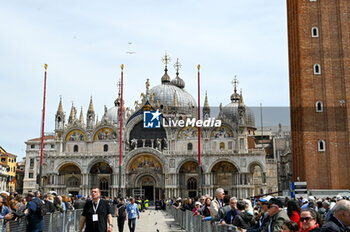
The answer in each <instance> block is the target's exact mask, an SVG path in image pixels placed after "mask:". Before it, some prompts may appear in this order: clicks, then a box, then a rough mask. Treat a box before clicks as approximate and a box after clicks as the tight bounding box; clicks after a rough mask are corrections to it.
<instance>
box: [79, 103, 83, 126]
mask: <svg viewBox="0 0 350 232" xmlns="http://www.w3.org/2000/svg"><path fill="white" fill-rule="evenodd" d="M79 121H80V123H81V124H84V116H83V107H81V110H80V117H79Z"/></svg>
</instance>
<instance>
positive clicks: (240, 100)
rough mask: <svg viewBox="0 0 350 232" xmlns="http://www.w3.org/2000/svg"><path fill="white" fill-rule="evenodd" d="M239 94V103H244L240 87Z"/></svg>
mask: <svg viewBox="0 0 350 232" xmlns="http://www.w3.org/2000/svg"><path fill="white" fill-rule="evenodd" d="M239 96H240V99H239V102H240V104H241V105H244V101H243V94H242V89H241V91H240V94H239Z"/></svg>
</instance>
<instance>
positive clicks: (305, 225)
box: [299, 208, 320, 232]
mask: <svg viewBox="0 0 350 232" xmlns="http://www.w3.org/2000/svg"><path fill="white" fill-rule="evenodd" d="M300 222H301V228H300V230H299V232H316V231H320V229H319V224H318V223H317V213H316V211H315V210H314V209H310V208H308V209H303V210H302V211H301V213H300Z"/></svg>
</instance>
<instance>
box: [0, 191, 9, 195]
mask: <svg viewBox="0 0 350 232" xmlns="http://www.w3.org/2000/svg"><path fill="white" fill-rule="evenodd" d="M3 193H4V194H6V195H7V196H10V193H9V192H6V191H1V192H0V194H3Z"/></svg>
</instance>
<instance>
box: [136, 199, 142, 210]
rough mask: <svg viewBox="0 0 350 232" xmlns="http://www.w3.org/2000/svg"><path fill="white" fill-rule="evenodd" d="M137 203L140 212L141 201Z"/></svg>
mask: <svg viewBox="0 0 350 232" xmlns="http://www.w3.org/2000/svg"><path fill="white" fill-rule="evenodd" d="M137 202H138V206H139V210H140V209H141V201H140V200H138V201H137Z"/></svg>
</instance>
